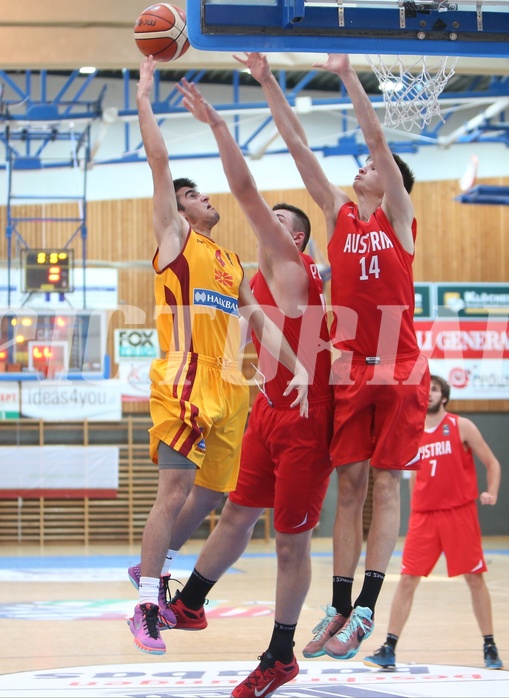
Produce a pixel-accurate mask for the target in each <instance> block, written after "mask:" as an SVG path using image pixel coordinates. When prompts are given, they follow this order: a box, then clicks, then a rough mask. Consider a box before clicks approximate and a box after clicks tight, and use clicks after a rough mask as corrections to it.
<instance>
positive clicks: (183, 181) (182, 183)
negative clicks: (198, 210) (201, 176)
mask: <svg viewBox="0 0 509 698" xmlns="http://www.w3.org/2000/svg"><path fill="white" fill-rule="evenodd" d="M173 187H174V189H175V194H176V193H177V192H178V190H179V189H182V187H187V188H188V189H196V182H193V180H192V179H188V178H187V177H180V178H179V179H174V180H173ZM177 208H178V210H179V211H183V210H184V207H183V206H181V205H180V204H179V202H178V199H177Z"/></svg>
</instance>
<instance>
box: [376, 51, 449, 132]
mask: <svg viewBox="0 0 509 698" xmlns="http://www.w3.org/2000/svg"><path fill="white" fill-rule="evenodd" d="M366 60H367V61H368V63H369V64H370V66H371V68H372V70H373V72H374V73H375V75H376V76H377V78H378V81H379V83H380V89H381V90H382V94H383V98H384V104H385V125H386V126H391V127H393V128H396V127H397V126H402V127H403V128H404V129H405V130H406V131H410V130H411V129H412V128H413V127H414V126H418V127H419V128H421V129H423V128H424V127H425V126H427V125H428V124H429V123H430V121H431V119H432V118H433V117H434V116H438V117H440V119H442V121H444V119H443V117H442V115H441V114H440V102H439V100H438V98H439V96H440V95H441V93H442V91H443V89H444V87H445V86H446V84H447V81H448V80H449V78H451V77H452V76H453V75H454V68H455V66H456V61H457V57H453V58H449V57H448V56H421V57H419V58H417V59H416V60H415V59H413V60H414V62H413V63H412V64H411V65H409V66H408V67H405V66H404V65H403V61H402V59H401V57H400V56H385V57H384V56H366ZM384 60H385V61H387V63H385V62H384ZM391 61H392V63H391Z"/></svg>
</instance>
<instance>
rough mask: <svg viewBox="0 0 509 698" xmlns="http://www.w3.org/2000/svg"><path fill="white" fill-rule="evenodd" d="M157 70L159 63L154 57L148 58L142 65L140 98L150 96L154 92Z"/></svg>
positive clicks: (139, 85)
mask: <svg viewBox="0 0 509 698" xmlns="http://www.w3.org/2000/svg"><path fill="white" fill-rule="evenodd" d="M156 68H157V63H156V61H155V60H154V58H153V57H152V56H147V57H146V58H145V60H144V61H143V63H142V64H141V65H140V80H139V82H138V96H139V97H141V96H148V97H150V93H151V91H152V86H153V84H154V72H155V69H156Z"/></svg>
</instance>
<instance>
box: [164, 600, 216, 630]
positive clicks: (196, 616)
mask: <svg viewBox="0 0 509 698" xmlns="http://www.w3.org/2000/svg"><path fill="white" fill-rule="evenodd" d="M169 607H170V608H171V610H172V611H173V613H174V614H175V619H176V623H175V625H174V626H173V627H174V628H175V630H204V629H205V628H206V627H207V625H208V623H207V618H206V616H205V611H204V609H203V606H201V607H200V608H199V609H198V610H194V609H192V608H188V607H187V606H186V605H185V604H184V603H183V602H182V600H181V598H180V591H177V592H176V594H175V596H174V597H173V598H172V600H171V601H170V603H169Z"/></svg>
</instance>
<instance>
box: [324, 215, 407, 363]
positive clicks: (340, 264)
mask: <svg viewBox="0 0 509 698" xmlns="http://www.w3.org/2000/svg"><path fill="white" fill-rule="evenodd" d="M416 231H417V224H416V221H415V219H414V221H413V223H412V234H413V238H414V240H415V236H416ZM328 253H329V261H330V264H331V271H332V282H331V283H332V285H331V298H332V305H333V311H334V321H333V324H332V330H331V337H332V341H333V343H334V346H336V347H337V348H338V349H340V350H343V351H350V352H353V353H354V354H356V355H359V356H361V357H375V356H379V357H382V358H391V359H392V358H393V357H395V356H396V357H398V358H411V357H412V356H416V355H417V353H418V351H419V350H418V345H417V340H416V337H415V331H414V325H413V318H414V304H415V295H414V282H413V274H412V262H413V258H414V257H413V255H412V254H410V253H409V252H406V250H404V249H403V247H402V246H401V243H400V242H399V240H398V238H397V236H396V233H395V232H394V230H393V228H392V225H391V223H390V222H389V219H388V218H387V216H386V215H385V213H384V212H383V211H382V209H381V208H378V209H377V210H376V211H375V212H374V213H373V215H372V216H371V218H370V219H369V220H368V221H362V220H360V218H359V210H358V207H357V205H356V204H354V203H353V201H349V202H348V203H346V204H344V206H342V207H341V209H340V211H339V213H338V219H337V221H336V227H335V229H334V234H333V236H332V238H331V240H330V242H329V245H328ZM352 311H353V312H352Z"/></svg>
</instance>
